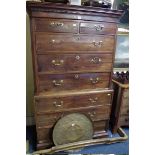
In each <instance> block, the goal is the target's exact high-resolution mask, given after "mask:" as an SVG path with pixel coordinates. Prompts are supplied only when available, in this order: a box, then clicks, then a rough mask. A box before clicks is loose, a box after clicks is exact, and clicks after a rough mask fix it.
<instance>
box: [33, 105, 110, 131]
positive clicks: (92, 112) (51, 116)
mask: <svg viewBox="0 0 155 155" xmlns="http://www.w3.org/2000/svg"><path fill="white" fill-rule="evenodd" d="M110 111H111V105H104V106H95V107H89V108H79V109H67V110H65V111H61V112H53V113H47V114H38V115H37V116H36V124H37V127H38V128H42V127H45V126H46V127H49V126H50V127H52V126H53V125H54V124H55V123H56V122H57V121H58V120H59V119H60V118H62V117H64V116H65V115H67V114H70V113H82V114H85V115H86V116H87V117H88V118H90V119H91V120H92V121H99V120H106V119H109V117H110Z"/></svg>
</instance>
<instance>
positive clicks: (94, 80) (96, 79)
mask: <svg viewBox="0 0 155 155" xmlns="http://www.w3.org/2000/svg"><path fill="white" fill-rule="evenodd" d="M99 80H100V79H99V78H98V77H97V78H94V79H93V78H90V81H91V83H92V84H96V83H98V82H99Z"/></svg>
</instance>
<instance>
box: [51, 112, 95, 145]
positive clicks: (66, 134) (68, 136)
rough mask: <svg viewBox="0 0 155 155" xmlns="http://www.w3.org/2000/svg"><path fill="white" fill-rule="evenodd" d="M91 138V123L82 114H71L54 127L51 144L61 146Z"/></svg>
mask: <svg viewBox="0 0 155 155" xmlns="http://www.w3.org/2000/svg"><path fill="white" fill-rule="evenodd" d="M92 137H93V125H92V122H91V121H90V120H89V119H88V118H87V117H86V116H85V115H83V114H79V113H73V114H69V115H66V116H64V117H63V118H61V119H60V120H58V122H57V123H56V125H55V126H54V129H53V142H54V144H55V145H62V144H67V143H72V142H77V141H82V140H89V139H92Z"/></svg>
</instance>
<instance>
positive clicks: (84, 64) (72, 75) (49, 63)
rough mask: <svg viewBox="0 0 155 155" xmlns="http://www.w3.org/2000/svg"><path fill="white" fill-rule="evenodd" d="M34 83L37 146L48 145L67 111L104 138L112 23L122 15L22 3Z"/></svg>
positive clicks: (113, 34) (110, 94)
mask: <svg viewBox="0 0 155 155" xmlns="http://www.w3.org/2000/svg"><path fill="white" fill-rule="evenodd" d="M27 12H28V14H29V16H30V21H31V44H32V55H33V69H34V79H35V80H34V85H35V96H34V105H35V120H36V130H37V148H38V149H42V148H48V147H50V146H51V145H53V142H52V130H53V127H54V125H55V123H56V122H57V121H58V120H59V119H60V118H62V117H63V116H65V115H67V114H70V113H82V114H84V115H86V116H87V117H88V118H89V119H90V120H91V121H92V122H93V128H94V138H98V137H103V136H106V135H107V129H108V128H109V126H108V125H109V119H110V113H111V103H112V97H113V90H112V89H111V76H112V70H113V60H114V53H115V40H116V32H117V23H118V20H119V18H120V16H121V15H122V11H116V10H105V9H100V8H93V7H81V6H68V5H65V6H64V5H56V4H52V3H36V2H27Z"/></svg>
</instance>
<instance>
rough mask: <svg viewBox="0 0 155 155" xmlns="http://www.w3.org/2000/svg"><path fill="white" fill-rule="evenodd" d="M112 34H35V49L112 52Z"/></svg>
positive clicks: (43, 50) (39, 50) (42, 50)
mask: <svg viewBox="0 0 155 155" xmlns="http://www.w3.org/2000/svg"><path fill="white" fill-rule="evenodd" d="M114 43H115V37H114V36H108V35H107V36H101V35H89V36H88V35H68V34H66V35H65V34H61V35H60V34H59V35H56V34H49V33H48V34H45V33H37V34H36V51H37V52H46V51H51V52H52V51H67V52H69V51H70V52H72V51H102V52H106V53H107V52H108V53H113V51H114V47H115V46H114Z"/></svg>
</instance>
